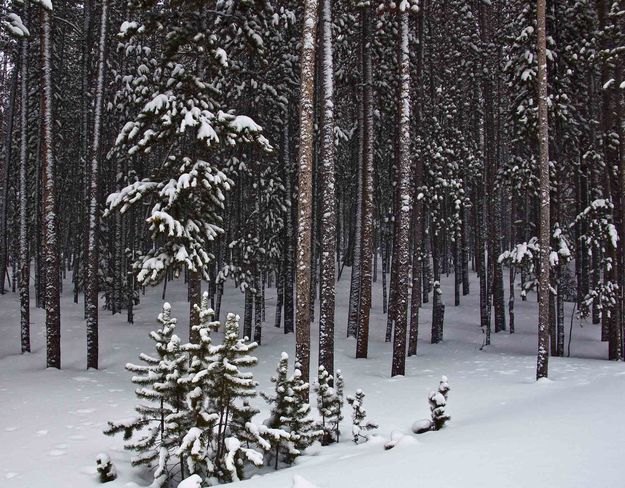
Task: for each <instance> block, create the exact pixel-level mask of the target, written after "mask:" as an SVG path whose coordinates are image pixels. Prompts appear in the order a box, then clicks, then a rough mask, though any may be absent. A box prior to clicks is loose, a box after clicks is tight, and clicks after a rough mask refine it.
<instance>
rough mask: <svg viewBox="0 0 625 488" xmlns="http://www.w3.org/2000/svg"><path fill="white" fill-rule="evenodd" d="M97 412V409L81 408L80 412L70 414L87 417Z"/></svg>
mask: <svg viewBox="0 0 625 488" xmlns="http://www.w3.org/2000/svg"><path fill="white" fill-rule="evenodd" d="M93 412H95V408H80V409H78V410H75V411H74V412H70V413H73V414H76V415H87V414H90V413H93Z"/></svg>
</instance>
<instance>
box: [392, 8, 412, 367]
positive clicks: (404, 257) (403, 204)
mask: <svg viewBox="0 0 625 488" xmlns="http://www.w3.org/2000/svg"><path fill="white" fill-rule="evenodd" d="M399 17H400V28H399V42H400V52H399V77H400V93H399V161H398V164H399V185H398V186H397V191H398V192H399V200H398V203H399V208H398V215H397V218H398V219H399V222H398V224H399V225H398V226H397V231H398V232H397V235H396V239H397V247H396V249H397V254H396V255H394V256H393V259H396V260H397V267H396V270H397V285H398V286H397V292H396V293H397V296H396V300H395V307H393V308H394V310H393V314H394V318H395V334H394V338H393V364H392V369H391V376H397V375H403V374H405V371H406V332H407V306H408V287H409V286H410V283H409V281H410V279H409V278H410V276H409V265H410V257H409V255H408V254H409V249H408V246H409V242H408V240H409V236H408V233H409V229H410V206H411V202H410V51H409V43H408V38H409V18H408V12H403V13H400V14H399Z"/></svg>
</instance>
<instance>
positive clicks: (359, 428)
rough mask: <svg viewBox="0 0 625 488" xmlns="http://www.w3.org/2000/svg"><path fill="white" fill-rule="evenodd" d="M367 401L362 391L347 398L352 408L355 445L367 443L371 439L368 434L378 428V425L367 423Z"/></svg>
mask: <svg viewBox="0 0 625 488" xmlns="http://www.w3.org/2000/svg"><path fill="white" fill-rule="evenodd" d="M364 400H365V394H364V392H363V391H362V390H361V389H358V390H356V393H355V394H354V396H351V395H350V396H348V397H347V403H349V404H350V405H351V406H352V409H353V410H352V436H353V439H354V443H355V444H358V443H360V442H361V441H364V442H366V441H367V440H368V439H369V434H368V432H370V431H372V430H375V429H377V428H378V424H376V423H375V422H371V421H370V420H367V421H365V419H366V418H367V411H366V410H365V409H364V407H363V403H364Z"/></svg>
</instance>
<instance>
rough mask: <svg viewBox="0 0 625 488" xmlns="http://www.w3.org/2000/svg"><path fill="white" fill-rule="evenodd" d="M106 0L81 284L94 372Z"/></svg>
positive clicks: (105, 3) (90, 364) (89, 361)
mask: <svg viewBox="0 0 625 488" xmlns="http://www.w3.org/2000/svg"><path fill="white" fill-rule="evenodd" d="M107 9H108V0H102V18H101V23H100V43H99V55H98V79H97V82H96V100H95V114H94V119H93V148H92V151H93V154H92V158H91V171H90V172H89V216H88V218H89V229H88V235H87V241H88V250H89V251H88V252H89V254H88V256H87V275H86V281H87V282H86V283H85V299H86V312H87V368H94V369H98V293H99V286H98V284H99V283H98V279H99V277H98V267H99V264H100V256H99V252H98V250H99V245H100V243H99V234H100V205H99V203H100V202H99V194H100V189H99V182H100V161H99V160H100V131H101V124H102V104H103V97H104V74H105V73H104V70H105V64H106V57H105V54H106V26H107Z"/></svg>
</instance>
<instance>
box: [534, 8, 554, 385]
mask: <svg viewBox="0 0 625 488" xmlns="http://www.w3.org/2000/svg"><path fill="white" fill-rule="evenodd" d="M536 10H537V21H538V22H537V26H538V30H537V33H538V46H537V51H538V130H539V137H538V143H539V147H540V158H539V167H540V182H539V183H540V222H539V224H540V226H539V243H540V250H541V252H540V269H539V278H538V280H539V281H538V354H537V362H536V379H537V380H538V379H540V378H546V377H547V376H548V374H549V295H550V291H549V271H550V269H549V247H550V246H549V245H550V241H551V223H550V215H549V209H550V196H549V125H548V106H547V47H546V27H547V26H546V15H545V10H546V0H538V1H537V9H536Z"/></svg>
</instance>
